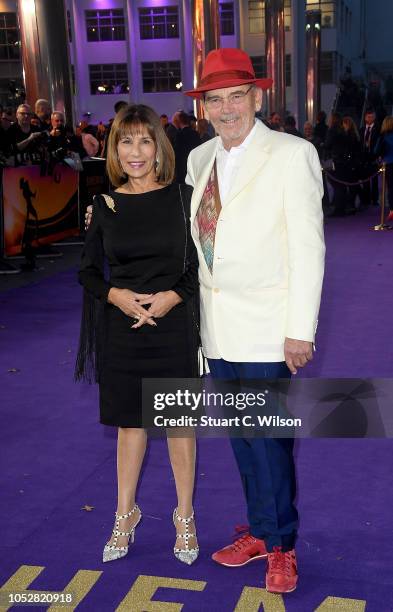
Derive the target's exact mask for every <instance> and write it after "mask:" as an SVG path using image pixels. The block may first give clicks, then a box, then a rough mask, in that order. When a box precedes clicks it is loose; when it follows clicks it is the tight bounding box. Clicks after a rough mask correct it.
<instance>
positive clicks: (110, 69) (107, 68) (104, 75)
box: [89, 64, 129, 96]
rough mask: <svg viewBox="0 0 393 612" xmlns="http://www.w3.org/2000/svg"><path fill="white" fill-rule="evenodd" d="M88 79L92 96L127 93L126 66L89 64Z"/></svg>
mask: <svg viewBox="0 0 393 612" xmlns="http://www.w3.org/2000/svg"><path fill="white" fill-rule="evenodd" d="M89 77H90V93H91V95H92V96H94V95H99V94H121V93H127V92H128V91H129V87H128V73H127V64H89Z"/></svg>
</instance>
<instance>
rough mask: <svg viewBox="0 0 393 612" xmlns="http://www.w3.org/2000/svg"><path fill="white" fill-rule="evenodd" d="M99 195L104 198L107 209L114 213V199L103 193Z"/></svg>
mask: <svg viewBox="0 0 393 612" xmlns="http://www.w3.org/2000/svg"><path fill="white" fill-rule="evenodd" d="M101 195H102V197H103V198H104V200H105V203H106V205H107V207H108V208H110V209H111V210H112V211H113V212H116V209H115V201H114V199H113V198H112V197H111V196H110V195H108V194H106V193H103V194H101Z"/></svg>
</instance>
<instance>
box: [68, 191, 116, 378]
mask: <svg viewBox="0 0 393 612" xmlns="http://www.w3.org/2000/svg"><path fill="white" fill-rule="evenodd" d="M101 207H102V202H101V198H96V199H95V200H94V206H93V216H92V220H91V224H90V227H89V229H88V231H87V234H86V239H85V246H84V249H83V253H82V261H81V267H80V270H79V274H78V280H79V282H80V284H81V285H82V286H83V289H84V291H83V307H82V317H81V327H80V335H79V347H78V354H77V358H76V364H75V375H74V378H75V380H76V381H86V382H89V383H92V382H98V381H99V375H100V370H101V363H102V346H103V343H104V333H105V323H104V307H105V303H106V302H107V298H108V293H109V290H110V288H111V285H110V283H108V282H107V281H106V280H105V276H104V261H105V257H104V247H103V239H102V227H101V223H100V220H101V218H102V208H101Z"/></svg>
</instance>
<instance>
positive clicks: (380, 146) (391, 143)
mask: <svg viewBox="0 0 393 612" xmlns="http://www.w3.org/2000/svg"><path fill="white" fill-rule="evenodd" d="M375 154H376V155H378V157H379V156H380V157H382V161H383V162H385V164H393V132H385V133H384V134H381V136H380V137H379V139H378V142H377V144H376V146H375Z"/></svg>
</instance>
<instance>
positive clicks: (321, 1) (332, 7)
mask: <svg viewBox="0 0 393 612" xmlns="http://www.w3.org/2000/svg"><path fill="white" fill-rule="evenodd" d="M306 2H307V4H306V9H307V10H308V11H312V10H314V11H317V10H319V11H321V17H322V27H323V28H335V27H336V8H337V7H336V4H337V3H336V0H333V2H332V0H306Z"/></svg>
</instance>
